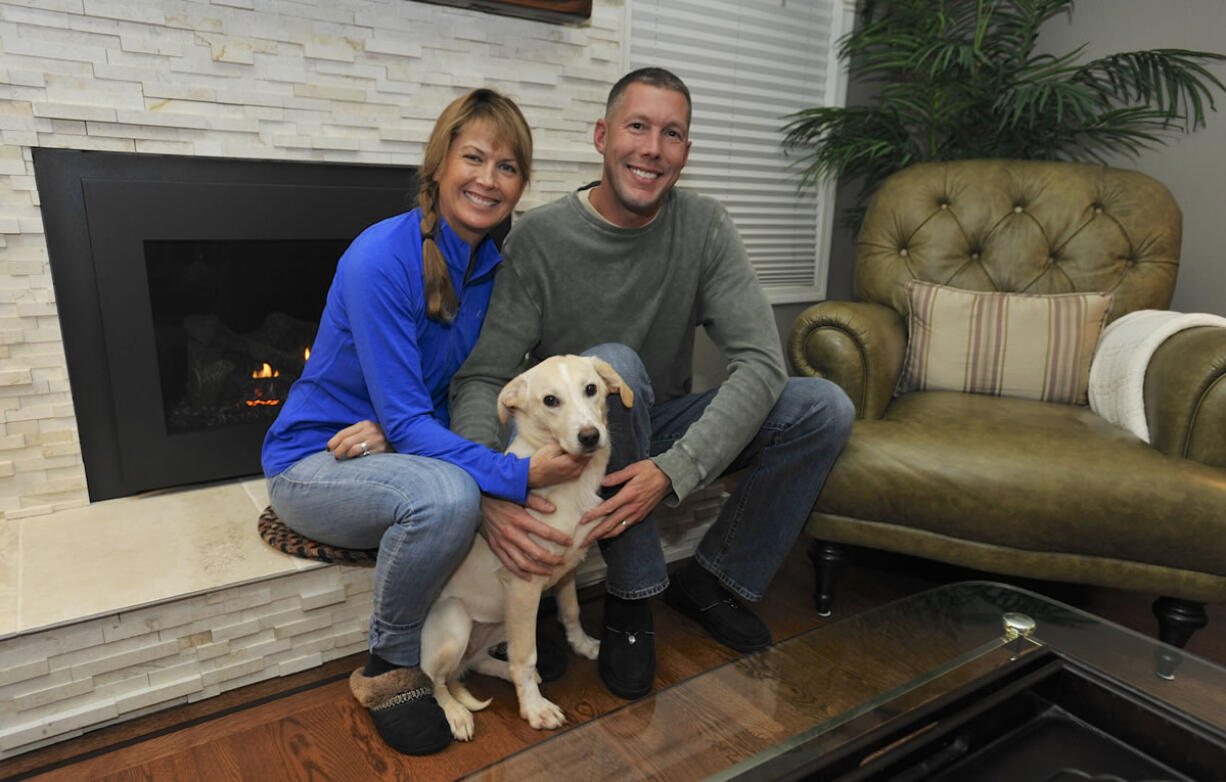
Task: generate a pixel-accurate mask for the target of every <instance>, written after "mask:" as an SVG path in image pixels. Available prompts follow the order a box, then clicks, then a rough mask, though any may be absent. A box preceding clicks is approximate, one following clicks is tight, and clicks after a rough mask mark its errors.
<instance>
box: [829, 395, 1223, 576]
mask: <svg viewBox="0 0 1226 782" xmlns="http://www.w3.org/2000/svg"><path fill="white" fill-rule="evenodd" d="M1223 508H1226V470H1223V469H1221V468H1215V467H1209V466H1207V465H1204V464H1199V463H1197V462H1193V461H1191V460H1189V459H1182V458H1179V457H1173V456H1168V455H1165V454H1162V453H1159V452H1158V451H1155V450H1154V449H1153V448H1150V447H1149V446H1148V445H1146V444H1145V443H1144V442H1142V441H1141V440H1139V439H1138V438H1136V437H1133V436H1132V435H1131V434H1129V433H1128V432H1125V431H1124V430H1123V429H1120V428H1119V427H1116V426H1113V425H1111V424H1109V423H1107V421H1105V420H1104V419H1102V418H1100V417H1099V416H1097V415H1095V414H1094V413H1092V412H1090V409H1089V408H1088V407H1079V406H1073V405H1060V404H1051V403H1047V402H1035V401H1031V400H1024V399H997V398H993V397H988V396H980V395H975V394H962V393H957V392H951V391H934V392H916V393H911V394H906V395H904V396H902V397H900V398H898V399H896V400H895V401H894V402H893V404H891V405H890V407H889V408H888V409H887V410H886V413H885V416H884V417H883V418H882V419H880V420H876V421H872V420H860V421H856V425H855V428H854V429H853V431H852V435H851V439H850V440H849V441H848V443H847V446H846V448H844V449H843V452H842V454H840V456H839V459H838V461H837V462H836V463H835V466H834V469H833V470H832V471H831V473H830V477H829V478H828V479H827V481H826V484H825V486H824V487H823V489H822V493H821V496H820V497H819V498H818V501H817V504H816V506H815V507H814V510H815V511H817V512H818V513H826V514H832V515H836V516H843V517H847V518H850V519H865V520H870V521H874V522H880V523H882V524H891V525H898V526H903V527H908V528H912V529H915V530H922V531H926V532H929V533H934V534H937V535H941V536H944V537H946V538H948V539H953V540H964V541H976V542H979V543H983V544H986V545H990V546H999V547H1007V548H1012V549H1018V550H1023V551H1031V552H1059V553H1061V554H1068V555H1085V556H1087V557H1098V558H1107V559H1116V560H1122V561H1129V562H1139V563H1148V564H1150V565H1155V566H1162V567H1169V568H1178V569H1184V570H1191V571H1199V572H1201V573H1209V574H1214V575H1218V576H1226V514H1223V513H1222V509H1223ZM963 564H972V565H973V563H966V562H964V563H963Z"/></svg>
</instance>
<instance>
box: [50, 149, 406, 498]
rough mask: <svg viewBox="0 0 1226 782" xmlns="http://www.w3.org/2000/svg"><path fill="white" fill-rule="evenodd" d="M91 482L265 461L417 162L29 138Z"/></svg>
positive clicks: (154, 484)
mask: <svg viewBox="0 0 1226 782" xmlns="http://www.w3.org/2000/svg"><path fill="white" fill-rule="evenodd" d="M34 166H35V175H36V178H37V182H38V189H39V196H40V199H41V201H42V212H43V222H44V226H45V230H46V235H47V246H48V251H49V254H50V259H51V272H52V277H53V280H54V284H55V290H56V299H57V305H58V310H59V316H60V324H61V331H62V333H63V340H64V348H65V352H66V354H67V359H68V372H69V381H70V384H71V387H72V392H73V402H74V405H75V409H76V416H77V424H78V428H79V431H80V437H81V450H82V455H83V457H84V460H85V472H86V478H87V481H88V484H89V493H90V499H91V500H95V501H96V500H102V499H107V498H111V497H119V496H125V495H129V494H134V493H138V492H141V491H146V490H150V489H156V488H162V487H167V486H178V485H184V484H190V483H198V482H203V481H211V480H218V479H222V478H231V477H237V476H243V475H252V474H256V473H259V472H260V463H259V450H260V443H261V441H262V439H263V436H264V432H265V431H266V430H267V428H268V426H269V425H270V424H271V423H272V420H273V419H274V418H275V417H276V415H277V412H278V411H279V410H280V405H281V403H282V402H283V400H284V399H285V395H286V392H287V391H288V389H289V387H290V385H291V384H292V383H293V381H294V380H295V379H297V377H298V376H299V375H300V374H301V373H302V369H303V366H304V364H305V362H306V358H307V357H308V356H309V351H310V346H311V343H312V342H313V340H314V337H315V331H316V329H317V327H318V324H319V315H320V312H321V311H322V309H323V303H324V298H325V295H326V293H327V289H328V285H329V283H330V281H331V279H332V274H333V272H334V270H335V268H336V261H337V259H338V258H339V257H340V255H341V253H342V252H343V251H344V249H345V247H346V246H347V245H348V243H349V241H350V240H351V239H352V238H353V237H354V236H356V235H357V234H358V233H359V232H360V231H361V230H362V229H363V228H365V227H366V226H367V225H370V224H371V223H373V222H375V221H377V220H380V219H382V218H384V217H387V216H390V215H393V214H396V213H398V212H401V211H403V210H404V209H406V208H409V207H410V206H411V205H412V204H411V197H412V194H413V193H415V190H416V185H415V180H414V171H413V169H411V168H405V167H393V166H358V165H335V164H323V163H289V162H271V161H240V160H221V159H210V158H181V157H171V156H157V155H135V154H118V153H100V152H82V151H74V150H57V149H35V150H34Z"/></svg>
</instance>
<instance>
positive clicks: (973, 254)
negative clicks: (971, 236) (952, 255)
mask: <svg viewBox="0 0 1226 782" xmlns="http://www.w3.org/2000/svg"><path fill="white" fill-rule="evenodd" d="M971 260H972V261H977V260H979V252H978V251H975V252H973V253H971Z"/></svg>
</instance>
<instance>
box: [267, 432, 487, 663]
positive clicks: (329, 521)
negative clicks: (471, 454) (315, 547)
mask: <svg viewBox="0 0 1226 782" xmlns="http://www.w3.org/2000/svg"><path fill="white" fill-rule="evenodd" d="M268 497H269V499H270V501H271V502H272V506H273V508H275V509H276V511H277V515H278V516H280V517H281V519H282V520H283V521H284V522H285V523H286V525H287V526H288V527H289V528H290V529H292V530H294V531H295V532H298V533H299V534H301V535H305V536H306V537H308V538H311V539H312V540H317V541H319V542H320V543H327V544H329V545H333V546H341V547H343V548H376V547H377V548H378V549H379V556H378V558H377V560H376V562H375V583H374V610H373V612H372V614H371V617H370V651H371V652H373V653H375V654H377V655H379V656H380V657H382V658H383V659H385V660H387V661H388V662H390V663H393V664H394V665H403V666H412V665H418V664H419V663H420V661H421V625H422V622H424V621H425V619H426V614H427V613H428V612H429V611H430V605H431V604H432V603H433V602H434V599H435V598H436V597H437V596H438V593H439V591H440V590H441V589H442V588H443V582H444V581H446V579H447V577H448V576H450V575H451V572H452V571H453V570H455V569H456V567H458V566H459V564H460V562H461V561H462V560H463V559H464V556H465V555H466V554H467V553H468V550H469V548H470V547H471V546H472V542H473V536H474V535H476V533H477V528H478V527H479V526H480V524H481V491H480V489H478V488H477V483H476V481H474V480H473V479H472V477H471V476H469V474H468V473H466V472H464V470H462V469H460V468H459V467H456V466H455V465H453V464H449V463H447V462H444V461H439V460H438V459H430V458H428V457H425V456H413V455H410V454H401V453H376V454H372V455H370V456H365V457H362V458H359V459H347V460H345V461H340V462H338V461H337V460H336V459H335V458H334V457H333V456H332V454H331V453H328V452H327V451H320V452H319V453H316V454H312V455H311V456H307V457H305V458H304V459H302V460H301V461H299V462H297V463H296V464H294V465H293V466H292V467H290V468H289V469H288V470H286V471H285V472H283V473H281V474H280V475H275V476H273V477H272V478H269V479H268Z"/></svg>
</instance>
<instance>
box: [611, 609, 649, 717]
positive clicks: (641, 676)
mask: <svg viewBox="0 0 1226 782" xmlns="http://www.w3.org/2000/svg"><path fill="white" fill-rule="evenodd" d="M597 662H598V668H599V670H600V679H601V681H603V682H604V686H605V687H607V688H608V690H609V692H611V693H613V694H614V695H616V696H617V697H619V698H625V699H626V700H635V699H636V698H641V697H643V696H644V695H646V694H647V693H649V692H651V687H652V685H653V684H654V683H655V679H656V633H655V624H654V623H653V621H652V618H651V606H650V604H648V602H647V598H643V599H641V600H621V599H619V598H616V597H613V596H612V595H606V596H605V604H604V633H603V634H602V635H601V638H600V656H599V658H598V660H597Z"/></svg>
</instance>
